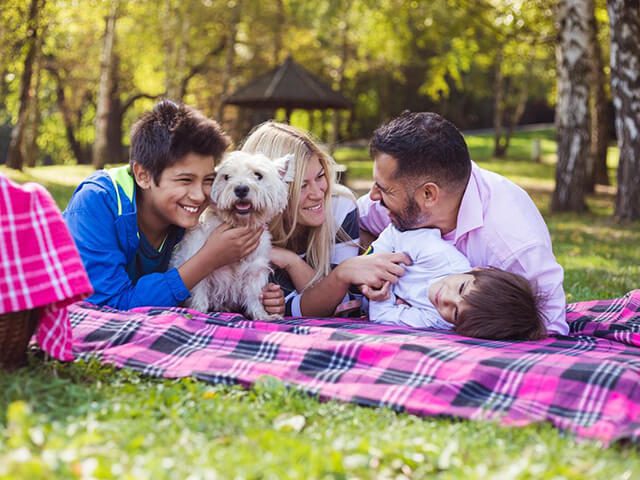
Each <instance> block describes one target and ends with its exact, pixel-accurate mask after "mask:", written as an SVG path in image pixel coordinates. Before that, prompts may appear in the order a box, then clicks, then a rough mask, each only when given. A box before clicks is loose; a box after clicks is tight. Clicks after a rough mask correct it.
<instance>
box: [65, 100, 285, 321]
mask: <svg viewBox="0 0 640 480" xmlns="http://www.w3.org/2000/svg"><path fill="white" fill-rule="evenodd" d="M228 145H229V139H228V137H227V136H226V134H225V133H224V132H223V131H222V129H221V128H220V126H219V125H218V124H217V123H216V122H215V121H213V120H211V119H208V118H206V117H205V116H204V115H202V114H201V113H200V112H199V111H197V110H195V109H193V108H191V107H188V106H185V105H178V104H176V103H174V102H171V101H169V100H164V101H161V102H160V103H158V104H157V105H156V106H155V107H154V108H153V110H151V111H150V112H146V113H145V114H143V115H142V116H141V117H140V119H138V121H137V122H136V123H135V124H134V126H133V128H132V132H131V153H130V160H129V165H126V166H123V167H118V168H113V169H109V170H101V171H98V172H96V173H94V174H93V175H91V176H90V177H88V178H87V179H86V180H84V181H83V182H82V183H81V184H80V185H79V186H78V188H77V189H76V190H75V192H74V194H73V196H72V197H71V200H70V201H69V205H68V206H67V209H66V210H65V212H64V218H65V220H66V222H67V225H68V227H69V230H70V231H71V234H72V236H73V238H74V240H75V242H76V245H77V247H78V250H79V251H80V255H81V257H82V260H83V262H84V265H85V268H86V270H87V273H88V274H89V278H90V280H91V283H92V285H93V288H94V291H95V293H94V294H93V295H92V296H91V297H89V298H88V299H87V300H88V301H90V302H93V303H96V304H98V305H109V306H111V307H114V308H117V309H121V310H125V309H130V308H134V307H139V306H150V305H153V306H176V305H178V304H180V303H181V302H183V301H184V300H186V299H187V298H188V297H189V295H190V294H189V290H190V289H191V288H193V287H194V286H195V285H196V284H197V283H198V282H199V281H200V280H202V279H203V278H204V277H205V276H206V275H207V274H209V273H210V272H211V271H212V270H214V269H217V268H220V267H222V266H223V265H226V264H229V263H233V262H237V261H239V260H240V259H242V258H243V257H245V256H246V255H248V254H250V253H251V252H252V251H253V250H254V249H255V248H256V246H257V245H258V241H259V238H260V235H261V233H262V231H261V230H260V229H254V230H250V229H248V228H243V227H238V228H231V227H229V226H227V225H222V226H221V227H219V228H218V229H216V230H215V231H214V232H213V233H212V234H211V236H210V237H209V239H208V240H207V242H206V243H205V245H204V246H203V247H202V248H201V249H200V250H199V251H198V253H196V255H194V256H193V257H192V258H190V259H189V260H187V261H186V262H185V263H184V264H182V265H181V266H180V267H178V268H171V269H168V265H169V259H170V257H171V252H172V250H173V248H174V247H175V245H176V244H177V243H178V242H179V241H180V240H181V239H182V236H183V235H184V231H185V229H186V228H190V227H193V226H195V225H196V224H197V222H198V218H199V216H200V214H201V213H202V212H203V211H204V209H205V208H206V207H207V206H208V204H209V193H210V191H211V184H212V183H213V178H214V164H215V161H216V160H217V159H220V158H221V156H222V154H223V153H224V151H225V150H226V148H227V147H228ZM264 296H265V300H264V303H265V308H266V309H267V311H269V313H272V312H273V313H281V310H282V307H283V306H282V305H281V304H283V303H284V302H283V300H281V299H282V293H281V292H280V290H279V289H277V290H275V289H270V290H265V292H264Z"/></svg>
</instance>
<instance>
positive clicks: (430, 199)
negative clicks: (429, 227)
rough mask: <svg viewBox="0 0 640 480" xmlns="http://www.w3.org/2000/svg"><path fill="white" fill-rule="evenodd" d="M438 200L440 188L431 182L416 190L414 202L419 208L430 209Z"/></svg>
mask: <svg viewBox="0 0 640 480" xmlns="http://www.w3.org/2000/svg"><path fill="white" fill-rule="evenodd" d="M439 198H440V187H439V186H438V184H436V183H433V182H426V183H424V184H422V185H421V186H420V187H418V189H417V190H416V194H415V200H416V202H418V205H420V206H421V207H427V208H431V207H432V206H433V205H434V204H435V203H436V202H437V201H438V199H439Z"/></svg>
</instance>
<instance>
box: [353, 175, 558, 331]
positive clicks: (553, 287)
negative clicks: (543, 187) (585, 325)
mask: <svg viewBox="0 0 640 480" xmlns="http://www.w3.org/2000/svg"><path fill="white" fill-rule="evenodd" d="M358 208H359V210H360V227H361V228H362V229H363V230H366V231H368V232H371V233H372V234H374V235H379V234H380V232H381V231H382V230H383V229H384V228H385V227H386V226H387V225H388V224H389V223H390V220H389V216H388V214H387V210H386V209H385V208H384V207H382V206H381V205H380V203H379V202H374V201H372V200H371V198H369V196H368V195H365V196H363V197H361V198H360V199H359V200H358ZM443 238H444V240H446V241H448V242H450V243H453V245H455V247H456V248H457V249H458V250H459V251H460V252H462V253H463V254H464V255H465V256H466V257H467V258H468V259H469V263H471V265H472V266H473V267H477V266H480V267H496V268H500V269H502V270H507V271H509V272H513V273H517V274H520V275H522V276H524V277H525V278H527V279H528V280H529V281H531V282H532V283H533V284H534V285H535V286H537V288H538V290H539V291H540V293H541V294H542V295H543V299H544V300H543V305H542V313H543V314H544V316H545V318H546V324H547V329H548V330H549V331H550V332H555V333H560V334H563V335H564V334H567V333H568V332H569V327H568V325H567V321H566V318H565V309H566V298H565V295H564V290H563V288H562V281H563V278H564V272H563V270H562V267H561V266H560V264H558V262H557V261H556V258H555V256H554V255H553V250H552V247H551V237H550V236H549V230H548V229H547V225H546V224H545V222H544V219H543V218H542V215H540V212H539V211H538V209H537V207H536V206H535V204H534V203H533V201H532V200H531V198H530V197H529V195H528V194H527V192H525V191H524V190H523V189H522V188H520V187H518V186H517V185H516V184H514V183H513V182H511V181H510V180H507V179H506V178H505V177H502V176H500V175H498V174H495V173H493V172H489V171H488V170H485V169H483V168H480V167H478V166H477V165H476V164H475V163H472V170H471V177H470V179H469V183H468V184H467V188H466V190H465V192H464V196H463V197H462V203H461V204H460V210H459V212H458V219H457V225H456V229H455V230H454V231H452V232H449V233H448V234H447V235H445V236H444V237H443Z"/></svg>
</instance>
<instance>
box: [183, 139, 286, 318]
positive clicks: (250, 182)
mask: <svg viewBox="0 0 640 480" xmlns="http://www.w3.org/2000/svg"><path fill="white" fill-rule="evenodd" d="M292 158H293V155H287V156H285V157H283V158H279V159H277V160H270V159H268V158H267V157H265V156H264V155H262V154H249V153H245V152H232V153H229V154H228V155H226V156H225V159H224V161H223V162H222V163H221V164H220V165H219V166H218V167H217V168H216V178H215V180H214V182H213V186H212V187H211V202H212V206H211V207H209V208H207V210H205V212H204V213H203V214H202V216H201V217H200V222H199V224H198V225H197V226H196V227H194V228H192V229H191V230H189V231H187V233H186V234H185V236H184V238H183V239H182V241H181V242H180V243H179V244H178V248H177V249H176V251H175V252H174V253H173V257H172V259H171V266H176V267H177V266H180V265H182V264H183V263H184V262H185V261H186V260H187V259H189V258H191V257H192V256H193V255H195V253H196V252H197V251H198V250H200V248H201V247H202V245H204V243H205V241H206V240H207V238H209V235H210V234H211V232H212V231H213V230H215V228H216V227H218V226H219V225H220V224H221V223H223V222H224V223H227V224H230V225H233V226H239V225H248V226H251V227H254V228H255V227H263V226H264V225H268V224H269V222H270V221H271V219H272V218H273V217H275V216H276V215H277V214H278V213H280V212H282V211H283V210H284V208H285V207H286V206H287V196H288V187H287V183H286V181H287V180H290V179H288V178H286V176H287V175H288V173H287V171H288V168H287V167H288V166H289V163H290V160H291V159H292ZM289 171H290V169H289ZM270 251H271V234H270V233H269V231H268V230H267V229H265V230H264V233H263V234H262V236H261V237H260V243H259V245H258V247H257V248H256V250H255V251H253V252H252V253H251V254H249V255H248V256H246V257H245V258H243V259H242V260H241V261H240V262H238V263H235V264H232V265H226V266H224V267H222V268H219V269H217V270H214V271H213V272H212V273H211V274H209V275H208V276H207V277H205V278H204V279H203V280H201V281H200V282H199V283H198V284H197V285H196V286H195V287H193V289H192V290H191V298H189V299H188V300H187V301H186V305H187V306H188V307H190V308H193V309H195V310H200V311H201V312H209V311H227V312H241V313H244V314H245V316H247V317H248V318H252V319H276V318H281V316H280V315H270V314H268V313H267V312H266V311H265V309H264V307H263V305H262V302H261V301H260V294H261V293H262V289H263V288H264V287H265V285H267V282H268V279H269V273H270V271H271V269H270V267H269V253H270Z"/></svg>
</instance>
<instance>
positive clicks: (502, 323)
mask: <svg viewBox="0 0 640 480" xmlns="http://www.w3.org/2000/svg"><path fill="white" fill-rule="evenodd" d="M469 273H470V274H471V275H473V277H474V284H473V289H472V290H471V291H470V292H469V293H468V294H467V295H465V297H464V301H465V304H466V306H465V308H464V309H462V310H461V311H460V314H459V315H458V322H457V324H456V325H455V327H454V330H455V331H456V332H457V333H459V334H460V335H465V336H467V337H478V338H488V339H493V340H540V339H541V338H544V337H546V336H547V329H546V327H545V322H544V317H543V316H542V313H541V312H540V308H539V304H540V301H541V300H540V298H539V297H538V296H537V295H536V293H535V291H534V289H533V288H532V286H531V284H530V283H529V281H528V280H527V279H526V278H524V277H522V276H521V275H516V274H515V273H511V272H506V271H504V270H499V269H497V268H481V269H478V270H472V271H470V272H469Z"/></svg>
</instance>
